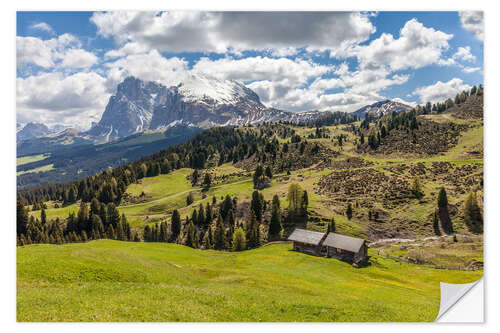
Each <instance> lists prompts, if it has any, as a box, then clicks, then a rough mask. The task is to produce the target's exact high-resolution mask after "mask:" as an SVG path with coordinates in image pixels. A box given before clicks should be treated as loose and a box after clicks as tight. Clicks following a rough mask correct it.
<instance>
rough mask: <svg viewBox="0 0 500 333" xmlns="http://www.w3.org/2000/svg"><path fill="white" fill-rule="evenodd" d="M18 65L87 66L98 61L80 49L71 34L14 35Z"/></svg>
mask: <svg viewBox="0 0 500 333" xmlns="http://www.w3.org/2000/svg"><path fill="white" fill-rule="evenodd" d="M16 54H17V64H18V66H21V65H24V64H35V65H37V66H40V67H43V68H46V69H48V68H52V67H56V66H59V65H60V66H61V67H66V68H87V67H90V66H92V65H94V64H96V63H97V62H98V60H99V59H98V58H97V57H96V56H95V55H94V54H93V53H91V52H88V51H85V50H83V49H81V43H80V41H79V40H78V39H77V38H76V37H75V36H73V35H71V34H63V35H60V36H58V37H56V38H52V39H48V40H42V39H40V38H36V37H20V36H17V37H16Z"/></svg>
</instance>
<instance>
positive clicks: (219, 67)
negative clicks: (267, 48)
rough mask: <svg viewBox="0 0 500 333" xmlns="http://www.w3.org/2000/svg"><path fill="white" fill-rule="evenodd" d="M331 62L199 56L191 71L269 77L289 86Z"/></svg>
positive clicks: (324, 69) (251, 78) (326, 68)
mask: <svg viewBox="0 0 500 333" xmlns="http://www.w3.org/2000/svg"><path fill="white" fill-rule="evenodd" d="M330 70H331V66H325V65H319V64H316V63H313V62H312V61H309V60H303V59H295V60H291V59H288V58H279V59H274V58H268V57H261V56H256V57H248V58H243V59H232V58H222V59H218V60H210V59H209V58H201V59H200V60H199V61H198V62H197V63H196V64H195V65H194V66H193V71H194V72H200V73H204V74H209V75H211V76H215V77H218V78H222V79H230V80H237V81H256V80H271V81H273V82H277V81H280V82H283V83H286V84H289V85H290V86H291V87H296V86H300V85H302V84H304V83H306V82H307V80H308V79H309V78H311V77H316V76H320V75H323V74H325V73H327V72H329V71H330Z"/></svg>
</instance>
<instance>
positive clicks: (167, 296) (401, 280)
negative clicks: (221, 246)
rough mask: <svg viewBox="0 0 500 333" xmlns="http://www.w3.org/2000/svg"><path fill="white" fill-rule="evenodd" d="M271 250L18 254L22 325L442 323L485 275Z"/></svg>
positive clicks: (110, 247)
mask: <svg viewBox="0 0 500 333" xmlns="http://www.w3.org/2000/svg"><path fill="white" fill-rule="evenodd" d="M290 248H291V245H290V244H270V245H268V246H264V247H262V248H259V249H255V250H250V251H245V252H239V253H228V252H217V251H212V250H209V251H201V250H195V249H192V248H188V247H184V246H180V245H174V244H166V243H129V242H118V241H110V240H100V241H92V242H89V243H73V244H66V245H29V246H23V247H18V249H17V300H18V302H17V320H18V321H433V320H434V319H435V318H436V316H437V313H438V311H439V300H440V289H439V282H448V283H468V282H472V281H475V280H477V279H479V278H480V277H481V275H482V272H480V271H478V272H460V271H448V270H437V269H431V268H425V267H422V266H418V265H412V264H406V263H400V262H396V261H393V260H390V259H384V258H382V257H379V256H377V255H376V252H375V251H372V250H370V253H369V254H370V255H372V258H371V260H370V262H371V265H370V266H369V267H366V268H360V269H356V268H353V267H352V266H350V265H349V264H347V263H343V262H340V261H337V260H335V259H326V258H319V257H313V256H309V255H306V254H302V253H297V252H293V251H290Z"/></svg>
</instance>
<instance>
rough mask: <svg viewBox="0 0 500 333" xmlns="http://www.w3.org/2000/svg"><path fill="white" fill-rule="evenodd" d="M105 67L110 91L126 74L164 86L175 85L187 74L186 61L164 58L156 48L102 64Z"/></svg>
mask: <svg viewBox="0 0 500 333" xmlns="http://www.w3.org/2000/svg"><path fill="white" fill-rule="evenodd" d="M104 66H105V67H106V68H107V78H108V80H107V83H106V85H107V87H108V91H110V92H112V91H114V89H115V88H116V85H117V84H118V83H120V82H121V81H123V79H125V78H126V77H127V76H130V75H131V76H135V77H137V78H139V79H142V80H146V81H155V82H159V83H162V84H164V85H166V86H172V85H177V84H178V83H179V82H181V81H182V80H183V79H184V78H185V77H186V75H187V71H188V69H187V66H188V63H187V61H185V60H183V59H180V58H177V57H172V58H165V57H163V56H162V55H161V54H160V53H159V52H158V51H157V50H152V51H150V52H148V53H142V54H131V55H128V56H126V57H123V58H120V59H117V60H115V61H110V62H107V63H105V64H104Z"/></svg>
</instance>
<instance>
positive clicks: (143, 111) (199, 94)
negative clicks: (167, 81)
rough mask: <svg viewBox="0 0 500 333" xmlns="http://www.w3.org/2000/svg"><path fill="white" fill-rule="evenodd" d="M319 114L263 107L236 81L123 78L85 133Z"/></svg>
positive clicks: (106, 135) (114, 134)
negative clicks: (172, 82)
mask: <svg viewBox="0 0 500 333" xmlns="http://www.w3.org/2000/svg"><path fill="white" fill-rule="evenodd" d="M319 114H321V113H320V112H312V113H311V112H308V113H292V112H286V111H281V110H277V109H273V108H268V107H266V106H265V105H263V104H262V103H261V102H260V99H259V96H258V95H257V94H256V93H255V92H254V91H252V90H251V89H249V88H247V87H246V86H244V85H243V84H241V83H238V82H236V81H230V80H220V79H217V78H212V77H210V78H209V77H207V76H203V75H199V74H191V75H189V76H188V77H187V78H186V79H185V80H183V82H181V83H180V84H178V85H176V86H171V87H166V86H164V85H162V84H159V83H155V82H146V81H142V80H139V79H137V78H134V77H128V78H126V79H125V80H124V81H123V82H122V83H120V84H119V85H118V87H117V92H116V94H115V95H114V96H112V97H111V98H110V99H109V102H108V105H107V106H106V109H105V111H104V113H103V115H102V118H101V121H100V122H99V123H98V124H96V125H94V126H92V128H91V129H90V130H89V131H88V132H87V133H88V134H89V135H94V136H100V137H101V138H103V139H104V140H106V141H107V140H112V139H115V138H120V137H125V136H128V135H131V134H134V133H137V132H141V131H144V130H155V129H161V128H169V127H172V126H176V125H184V126H194V127H201V128H209V127H214V126H237V125H248V124H258V123H262V122H272V121H280V120H284V121H294V122H298V121H307V120H310V119H313V118H316V117H317V116H318V115H319Z"/></svg>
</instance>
